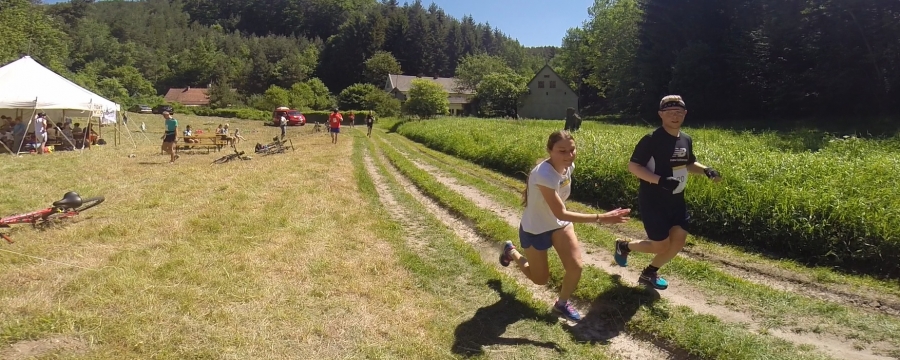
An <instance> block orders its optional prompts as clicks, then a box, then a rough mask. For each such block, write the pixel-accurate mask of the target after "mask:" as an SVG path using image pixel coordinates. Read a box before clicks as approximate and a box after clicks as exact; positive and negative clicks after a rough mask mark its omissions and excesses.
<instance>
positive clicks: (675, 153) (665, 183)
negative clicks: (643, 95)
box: [613, 95, 722, 290]
mask: <svg viewBox="0 0 900 360" xmlns="http://www.w3.org/2000/svg"><path fill="white" fill-rule="evenodd" d="M685 115H687V107H686V106H685V103H684V100H682V99H681V96H678V95H669V96H666V97H664V98H663V99H662V101H660V103H659V117H660V118H661V119H662V126H660V127H659V128H657V129H656V130H654V131H653V132H652V133H649V134H647V135H644V137H643V138H641V140H640V141H639V142H638V143H637V146H635V148H634V152H633V153H632V155H631V161H630V162H629V163H628V171H630V172H631V173H632V174H634V175H635V176H636V177H638V178H639V179H640V187H639V188H638V205H639V206H640V211H641V216H642V219H641V220H642V221H643V223H644V230H645V231H646V232H647V237H648V238H649V239H650V240H644V241H635V242H627V241H624V240H616V245H615V249H614V250H615V252H614V255H613V257H614V258H615V260H616V263H618V264H619V266H627V265H628V254H629V253H630V252H631V251H637V252H642V253H650V254H656V256H655V257H654V258H653V261H652V262H651V263H650V265H648V266H647V268H645V269H644V271H643V272H642V273H641V276H640V278H639V279H638V282H639V283H641V284H645V285H649V286H651V287H653V288H655V289H657V290H665V289H666V288H668V287H669V283H668V282H667V281H666V280H665V279H663V278H662V277H660V276H659V275H658V274H657V271H658V270H659V268H661V267H662V266H663V265H665V264H667V263H668V262H669V261H671V260H672V259H674V258H675V256H676V255H678V253H679V252H680V251H681V249H682V248H683V247H684V244H685V241H686V240H687V235H688V233H687V231H686V230H685V229H686V228H687V227H688V222H689V216H688V212H687V206H686V205H685V202H684V188H685V185H687V179H688V174H689V173H695V174H704V175H706V176H707V177H708V178H709V179H711V180H712V181H713V182H719V181H721V180H722V177H721V176H720V175H719V172H718V171H716V170H715V169H713V168H711V167H707V166H705V165H703V164H701V163H699V162H697V158H696V157H695V156H694V142H693V140H692V139H691V137H690V136H688V134H685V133H684V132H682V131H681V125H682V123H684V117H685Z"/></svg>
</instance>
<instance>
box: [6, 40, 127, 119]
mask: <svg viewBox="0 0 900 360" xmlns="http://www.w3.org/2000/svg"><path fill="white" fill-rule="evenodd" d="M10 109H11V110H24V109H28V110H33V109H34V110H37V111H39V112H45V113H47V115H49V116H50V117H51V118H54V119H61V118H62V112H63V111H67V112H69V111H71V112H70V113H67V114H71V115H73V116H87V117H90V116H92V115H93V114H96V113H101V114H109V113H110V112H113V111H115V112H118V111H121V106H119V104H117V103H115V102H113V101H110V100H109V99H106V98H104V97H102V96H100V95H97V94H95V93H93V92H91V91H89V90H87V89H85V88H83V87H81V86H78V84H75V83H73V82H71V81H69V80H68V79H66V78H64V77H62V76H60V75H59V74H57V73H55V72H53V71H52V70H50V69H48V68H46V67H44V66H43V65H41V64H39V63H38V62H37V61H34V59H32V58H31V57H30V56H24V57H22V58H21V59H19V60H16V61H13V62H11V63H9V64H6V66H3V67H0V113H2V114H3V115H7V116H11V114H6V112H5V111H3V110H10ZM93 116H96V115H93ZM99 118H100V119H101V121H102V123H103V124H109V123H115V116H108V115H107V116H102V115H101V116H99Z"/></svg>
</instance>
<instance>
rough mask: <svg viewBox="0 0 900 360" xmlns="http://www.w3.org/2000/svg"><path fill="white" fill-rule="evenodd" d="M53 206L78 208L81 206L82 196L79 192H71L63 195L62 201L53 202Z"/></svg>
mask: <svg viewBox="0 0 900 360" xmlns="http://www.w3.org/2000/svg"><path fill="white" fill-rule="evenodd" d="M53 206H55V207H58V208H69V209H72V208H77V207H79V206H81V196H79V195H78V193H77V192H74V191H69V192H67V193H66V194H65V195H63V198H62V200H59V201H55V202H53Z"/></svg>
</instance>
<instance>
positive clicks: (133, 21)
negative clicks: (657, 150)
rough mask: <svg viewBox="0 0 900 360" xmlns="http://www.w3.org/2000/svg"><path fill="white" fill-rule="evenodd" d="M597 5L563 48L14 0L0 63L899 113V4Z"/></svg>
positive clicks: (208, 8)
mask: <svg viewBox="0 0 900 360" xmlns="http://www.w3.org/2000/svg"><path fill="white" fill-rule="evenodd" d="M586 11H588V13H589V19H588V21H586V22H584V23H583V24H576V23H573V24H572V26H573V27H572V28H571V29H569V31H568V33H567V34H566V36H565V37H564V38H563V39H561V42H560V46H559V47H558V48H557V47H553V46H548V47H541V48H525V47H523V46H521V45H520V44H519V43H518V42H517V41H515V40H512V39H510V38H509V37H508V36H506V35H504V34H503V33H502V32H501V29H495V28H493V27H491V26H490V25H489V24H488V23H484V24H482V23H475V21H474V20H473V19H472V18H471V17H464V18H462V19H455V18H453V17H451V16H448V15H447V14H445V13H444V12H443V11H442V10H441V9H440V8H438V7H437V6H435V5H430V6H425V5H423V4H422V2H421V1H419V0H416V1H413V2H411V3H403V4H400V3H399V2H398V1H397V0H381V1H380V2H379V1H376V0H146V1H139V2H135V1H115V0H113V1H100V2H94V1H93V0H71V2H69V3H61V4H55V5H40V1H38V0H0V24H2V26H0V64H5V63H8V62H10V61H13V60H15V59H17V58H19V57H21V56H22V55H25V54H30V55H31V56H32V57H33V58H35V59H36V60H38V61H39V62H40V63H42V64H44V65H46V66H48V67H50V68H51V69H53V70H55V71H57V72H60V73H62V74H64V76H66V77H68V78H70V79H73V80H74V81H76V82H77V83H79V84H81V85H83V86H85V87H87V88H90V89H92V90H94V91H96V92H98V93H101V94H103V95H105V96H108V97H110V98H113V99H115V100H117V101H119V102H121V103H123V104H133V103H137V102H145V103H146V102H150V101H151V100H153V101H157V100H159V94H162V93H164V92H165V91H166V90H167V89H168V88H170V87H184V86H195V87H205V86H207V85H209V84H213V89H216V90H217V91H216V92H217V93H222V94H226V93H227V94H231V92H230V91H227V90H228V89H232V88H233V89H237V91H238V96H237V97H236V98H234V99H226V100H227V101H226V100H222V99H219V100H220V101H217V104H219V105H225V104H235V103H243V104H245V105H249V106H254V104H262V105H266V106H268V105H267V104H268V103H267V102H265V101H263V98H264V97H265V96H266V95H264V94H268V95H271V96H270V97H272V96H276V95H277V96H279V97H278V98H279V99H281V98H298V99H300V100H296V101H291V102H292V104H293V103H300V104H303V105H305V106H306V107H311V108H313V107H323V106H329V105H330V103H335V102H338V101H340V100H339V99H338V98H339V96H338V94H340V93H342V92H346V93H348V95H347V96H346V97H347V98H348V99H350V100H345V101H350V102H361V101H363V100H360V99H362V98H363V97H365V96H364V95H365V94H364V93H365V92H366V91H371V89H373V86H374V88H381V87H382V86H383V84H384V81H385V74H387V73H388V72H398V71H402V73H404V74H408V75H423V76H445V77H449V76H457V77H460V78H463V80H465V82H466V83H467V84H468V85H469V86H470V87H471V88H472V89H475V90H477V91H478V92H479V93H480V94H481V95H483V96H481V97H480V98H479V102H480V103H481V104H482V105H483V104H488V108H490V109H487V110H491V111H479V112H480V113H482V114H488V115H489V114H497V113H501V111H502V109H503V108H509V107H511V106H515V98H516V96H515V95H516V94H519V93H521V92H522V91H523V86H524V84H523V83H524V82H525V81H527V80H528V79H529V78H530V75H532V74H534V72H535V71H536V70H538V69H539V68H540V67H541V66H543V65H544V64H546V63H548V62H549V63H550V64H551V66H553V68H554V69H555V70H556V71H557V72H558V73H560V75H561V76H563V78H565V79H566V80H567V81H569V82H570V83H571V85H572V86H573V88H575V89H578V91H579V93H580V95H581V100H580V107H581V111H582V113H585V114H588V115H590V114H625V115H634V114H643V115H652V113H653V111H655V105H656V103H657V101H658V99H659V98H660V97H661V96H662V95H665V94H669V93H677V94H681V95H682V96H684V98H685V100H686V101H687V102H688V106H689V107H690V109H691V118H692V119H699V120H717V119H763V118H768V119H772V118H800V117H807V118H816V117H834V118H840V117H843V118H846V119H848V121H857V120H859V119H890V118H897V117H898V115H900V1H887V0H841V1H834V0H690V1H688V0H595V3H594V5H593V6H592V7H591V8H590V9H586ZM474 55H477V56H474ZM481 80H485V81H483V82H482V81H481ZM364 84H370V86H366V85H364ZM345 89H346V91H345ZM354 99H355V100H354ZM270 102H271V101H270ZM262 105H260V106H256V107H261V106H262ZM492 111H493V112H492Z"/></svg>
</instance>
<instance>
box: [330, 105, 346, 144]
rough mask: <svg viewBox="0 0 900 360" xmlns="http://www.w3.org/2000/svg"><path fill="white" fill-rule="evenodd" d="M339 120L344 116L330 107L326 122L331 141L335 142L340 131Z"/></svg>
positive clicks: (342, 119)
mask: <svg viewBox="0 0 900 360" xmlns="http://www.w3.org/2000/svg"><path fill="white" fill-rule="evenodd" d="M341 121H344V117H343V116H341V114H340V113H339V112H338V109H337V108H334V109H331V115H329V116H328V124H329V126H330V128H331V130H330V131H331V143H332V144H337V138H338V134H340V132H341Z"/></svg>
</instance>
